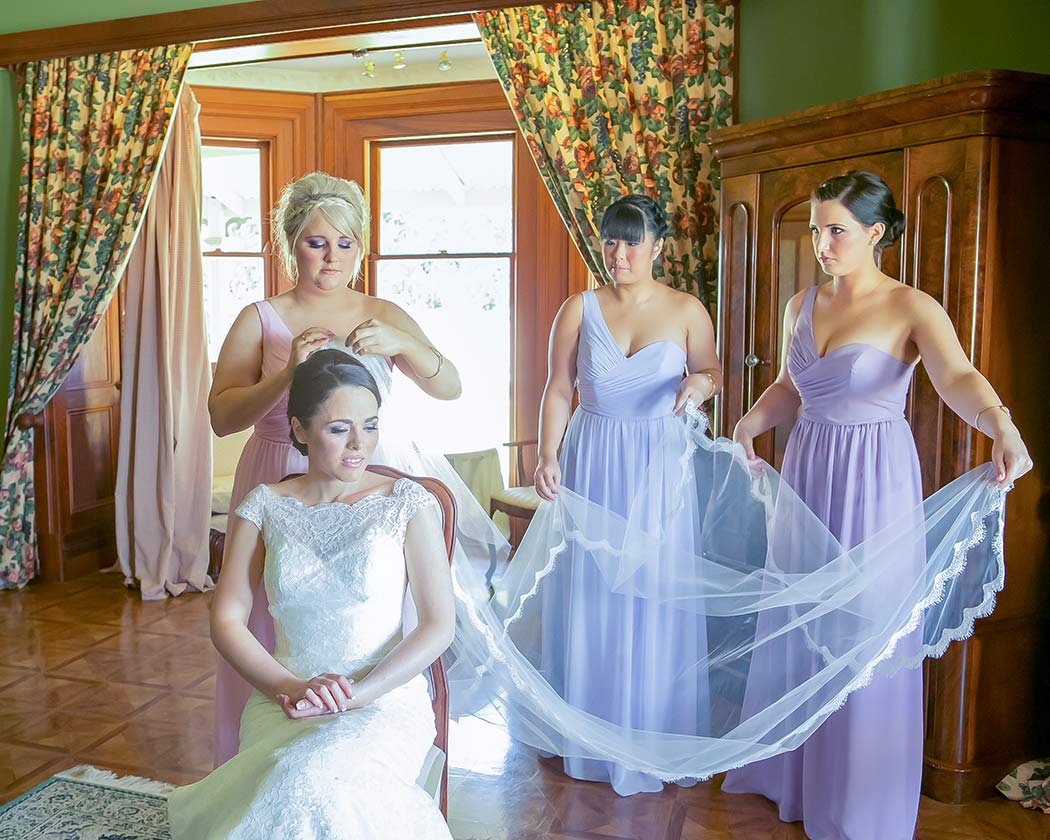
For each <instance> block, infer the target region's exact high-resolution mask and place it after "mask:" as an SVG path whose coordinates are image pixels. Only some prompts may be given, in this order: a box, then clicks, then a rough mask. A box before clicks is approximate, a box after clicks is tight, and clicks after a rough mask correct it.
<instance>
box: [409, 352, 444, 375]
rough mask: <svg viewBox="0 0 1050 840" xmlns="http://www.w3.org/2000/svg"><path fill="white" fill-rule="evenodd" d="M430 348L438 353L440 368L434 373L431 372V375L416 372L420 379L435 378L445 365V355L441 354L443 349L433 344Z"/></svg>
mask: <svg viewBox="0 0 1050 840" xmlns="http://www.w3.org/2000/svg"><path fill="white" fill-rule="evenodd" d="M430 349H431V350H433V351H434V353H436V354H437V357H438V368H437V370H435V371H434V372H433V373H432V374H430V376H420V374H419V373H416V376H419V378H420V379H433V378H434V377H435V376H437V375H438V374H439V373H441V368H443V367H444V366H445V357H444V356H442V355H441V351H440V350H438V349H437V348H436V347H435V346H434V345H433V344H431V345H430Z"/></svg>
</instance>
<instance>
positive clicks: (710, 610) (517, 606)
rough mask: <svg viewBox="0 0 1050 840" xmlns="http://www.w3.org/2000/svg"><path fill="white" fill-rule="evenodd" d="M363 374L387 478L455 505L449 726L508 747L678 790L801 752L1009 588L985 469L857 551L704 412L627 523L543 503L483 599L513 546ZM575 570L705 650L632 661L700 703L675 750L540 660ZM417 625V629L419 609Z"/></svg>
mask: <svg viewBox="0 0 1050 840" xmlns="http://www.w3.org/2000/svg"><path fill="white" fill-rule="evenodd" d="M361 361H362V362H364V363H365V364H366V366H367V367H368V369H369V370H370V371H371V372H372V374H373V376H375V377H376V379H377V381H378V383H379V385H380V388H381V390H382V391H383V392H384V394H385V397H384V407H383V409H382V411H381V416H382V421H381V433H380V434H381V444H380V450H379V451H377V454H376V457H375V459H374V460H375V462H376V463H384V464H387V465H389V466H393V467H396V468H398V469H401V470H404V471H405V472H408V473H410V474H414V475H432V476H435V477H437V478H439V479H441V480H442V481H443V482H445V484H446V485H448V486H449V488H450V489H451V490H452V492H453V494H454V495H455V497H456V501H457V506H458V516H459V520H458V532H457V536H458V540H457V545H456V550H455V556H454V561H453V566H452V575H453V590H454V593H455V598H456V612H457V631H456V638H455V640H454V642H453V644H452V647H451V648H450V650H449V651H448V653H447V654H446V655H445V659H446V669H447V673H448V677H449V683H450V701H451V713H452V715H453V716H454V717H464V716H475V717H477V718H479V719H481V720H484V721H487V722H490V723H492V724H494V725H497V726H500V727H505V728H506V729H507V730H508V731H509V732H510V734H511V735H512V737H514V738H515V739H516V740H518V741H519V742H521V743H523V744H526V745H530V746H532V747H535V748H536V749H538V750H539V751H541V752H543V753H545V754H553V755H560V756H565V757H568V758H578V759H581V760H585V761H586V760H594V761H603V762H611V763H614V764H617V765H620V766H622V767H624V768H628V769H630V770H633V771H637V772H638V773H642V774H646V775H649V776H652V777H655V778H657V779H661V780H664V781H678V780H691V779H706V778H709V777H710V776H712V775H713V774H716V773H719V772H723V771H726V770H729V769H733V768H736V767H740V766H743V765H746V764H750V763H753V762H755V761H760V760H762V759H765V758H769V757H771V756H774V755H778V754H781V753H784V752H787V751H790V750H792V749H794V748H796V747H797V746H799V745H800V744H801V743H803V742H804V741H805V740H806V738H807V737H808V736H809V735H810V734H812V733H813V732H814V730H816V728H817V727H818V726H820V724H821V723H822V722H823V721H824V720H826V719H827V717H828V716H829V715H830V714H831V713H832V712H834V711H835V710H836V709H838V708H839V707H840V706H841V705H842V704H843V703H844V702H845V700H846V698H847V697H848V696H849V695H850V694H851V693H853V692H855V691H856V690H858V689H859V688H862V687H864V686H865V685H867V684H868V683H869V682H870V681H871V679H872V678H873V677H874V676H875V675H876V674H879V675H887V676H888V675H891V674H893V673H896V672H897V671H898V670H899V669H901V668H914V667H916V666H917V665H919V664H920V663H921V662H922V660H923V659H924V658H925V657H927V656H939V655H941V654H942V653H943V652H944V650H945V649H946V648H947V646H948V644H949V643H950V642H951V641H953V640H955V639H961V638H965V637H967V636H968V635H970V633H971V632H972V629H973V622H974V620H975V619H976V618H977V617H980V616H983V615H986V614H988V613H989V612H991V610H992V609H993V607H994V603H995V594H996V593H997V592H998V591H999V590H1000V589H1001V588H1002V585H1003V581H1004V563H1003V546H1002V528H1003V515H1004V501H1005V493H1004V492H1003V491H1000V490H999V489H998V488H997V487H996V486H995V484H994V482H992V481H991V480H990V479H991V477H992V474H993V470H992V468H991V465H987V464H986V465H983V466H981V467H979V468H977V469H974V470H972V471H970V472H968V473H966V474H965V475H963V476H961V477H960V478H958V479H956V480H955V481H954V482H952V483H951V484H949V485H947V486H946V487H944V488H943V489H942V490H940V491H939V492H937V493H935V494H934V495H933V496H931V497H929V498H928V499H926V500H925V502H923V503H922V504H921V505H916V506H914V508H913V509H911V510H908V511H907V512H905V513H902V514H901V515H899V516H897V517H895V518H894V519H893V520H892V521H891V522H890V523H889V524H888V525H886V527H884V528H882V529H881V530H879V531H877V532H876V533H874V534H873V535H872V536H870V537H869V538H867V539H865V540H864V541H863V542H861V543H859V544H858V545H855V546H853V547H851V548H849V549H847V548H844V547H843V545H842V544H841V543H840V542H839V541H838V540H837V539H836V538H835V537H834V536H833V535H832V534H831V533H830V532H829V530H828V528H827V527H826V526H825V525H824V524H823V523H822V522H821V521H819V520H818V519H817V518H816V516H815V515H814V514H813V512H812V511H811V510H810V509H809V507H807V505H806V504H805V503H804V502H803V501H802V500H801V499H800V498H799V496H798V495H797V494H796V493H795V492H794V491H793V490H792V489H791V488H790V487H789V486H788V485H787V484H786V483H784V482H782V481H781V480H780V477H779V475H778V474H777V473H776V472H775V471H774V470H772V468H770V467H768V466H766V467H765V468H764V469H763V470H762V471H760V472H759V471H755V470H754V469H753V468H751V467H750V466H749V465H748V464H747V462H746V459H745V458H744V454H743V450H742V449H741V448H740V447H739V446H737V445H736V444H733V443H732V442H731V441H728V440H726V439H724V438H719V439H715V440H712V439H711V438H710V437H709V436H708V434H707V420H706V417H705V416H704V415H703V414H702V413H699V412H697V411H695V410H692V409H691V410H690V411H689V412H688V413H687V415H686V416H684V417H681V418H674V417H666V418H664V419H663V420H661V432H660V435H661V439H660V440H659V442H658V443H657V445H655V446H651V448H650V458H649V462H648V464H647V466H646V469H645V470H644V472H643V474H642V477H641V479H640V480H639V481H638V486H637V487H636V488H635V489H634V492H633V493H631V494H629V497H628V500H627V502H626V504H625V505H623V506H622V507H621V508H620V509H619V510H612V509H610V508H609V507H606V506H603V505H600V504H596V503H594V502H592V501H589V500H588V499H587V498H585V497H583V496H582V495H579V494H577V493H573V492H572V491H569V490H566V489H563V490H562V491H561V493H560V494H559V497H558V500H557V501H556V502H554V503H543V504H542V505H541V507H540V509H539V511H538V512H537V514H536V516H535V518H534V519H533V522H532V524H531V526H530V527H529V529H528V532H527V533H526V535H525V537H524V539H523V541H522V544H521V545H520V546H519V548H518V550H517V551H516V552H515V553H514V556H513V558H512V559H511V560H510V562H509V565H507V564H504V565H506V572H505V573H504V574H503V576H502V578H501V579H500V580H499V581H498V584H497V589H498V591H497V593H496V596H495V597H493V598H491V599H490V597H489V591H488V587H487V585H486V583H485V580H484V575H483V572H482V570H483V569H485V568H488V566H489V564H490V562H491V559H492V557H493V556H495V557H496V558H497V561H505V560H506V559H507V557H508V555H509V546H508V545H507V543H506V541H505V539H504V538H503V536H502V534H501V533H500V532H499V530H498V529H497V528H496V527H495V526H494V525H493V524H492V522H491V520H489V518H488V515H487V513H486V512H485V511H484V510H482V508H481V507H480V505H478V503H477V502H476V500H475V499H474V498H473V496H472V495H471V494H470V491H469V489H468V488H467V487H466V486H465V485H464V484H463V482H462V480H460V478H459V476H458V475H457V474H456V473H455V471H454V470H453V469H452V468H451V466H450V465H449V464H448V462H447V460H446V459H445V458H444V457H443V456H441V455H439V454H433V453H424V452H421V451H420V450H419V449H418V447H416V446H415V445H414V444H413V443H412V442H411V440H410V439H409V437H408V435H407V434H406V433H405V432H403V431H402V432H401V433H397V432H396V431H395V430H396V428H397V427H398V426H400V427H401V428H402V429H407V428H410V427H411V423H406V422H405V420H404V418H402V420H401V422H399V423H398V422H393V423H392V422H390V417H391V414H390V412H391V410H392V409H394V408H396V405H397V399H396V392H397V389H398V388H399V387H409V385H408V383H404V382H401V383H396V384H395V383H394V382H393V381H392V377H391V371H390V368H389V366H388V365H387V364H386V362H385V360H384V359H380V358H378V357H369V356H365V357H362V358H361ZM391 389H393V394H392V395H391ZM420 420H421V419H420V418H415V421H416V422H420ZM613 463H614V461H613V460H610V464H613ZM501 567H502V566H501ZM579 570H586V573H587V574H590V575H592V576H593V578H594V579H596V580H598V581H600V582H601V584H602V585H604V586H606V587H608V589H609V591H610V592H611V593H615V594H619V595H622V596H624V597H629V598H634V599H642V600H643V601H644V602H648V603H649V604H651V605H652V606H653V607H654V608H658V609H659V610H660V611H662V612H665V613H666V611H667V610H668V609H670V610H673V611H675V612H677V613H678V614H679V615H680V617H681V618H682V620H683V622H684V626H693V627H698V626H702V628H703V630H704V632H705V635H706V639H701V638H699V637H697V638H695V639H687V640H684V642H685V643H683V640H681V639H675V638H671V637H670V636H671V635H672V632H673V631H672V630H671V629H669V630H668V631H667V632H666V633H664V634H663V635H661V634H659V633H656V634H652V635H650V636H649V637H647V638H644V639H641V640H638V641H637V644H639V645H642V647H640V648H634V649H628V650H623V651H620V652H619V653H620V654H622V655H623V656H628V657H631V656H634V657H644V656H647V655H648V656H651V655H653V654H660V653H666V651H673V652H674V658H675V660H676V667H675V669H674V671H673V672H672V675H671V679H670V681H669V682H665V687H664V688H663V689H662V693H663V694H664V696H665V697H666V696H671V695H674V694H676V693H678V692H684V693H685V694H686V695H687V696H694V697H696V696H702V695H705V699H704V702H697V703H695V704H693V706H692V708H691V709H689V712H690V713H691V715H692V716H691V718H690V717H689V716H686V717H685V718H683V716H682V715H680V714H679V715H677V716H676V717H675V724H674V731H666V730H660V729H653V728H647V724H646V722H645V720H644V716H643V718H640V719H639V720H640V721H641V722H640V723H638V724H633V723H632V724H631V725H622V724H615V723H610V722H609V721H607V720H604V719H603V718H601V717H599V716H598V715H595V714H592V713H590V712H588V711H585V710H584V709H583V708H581V707H580V706H579V705H574V703H573V702H571V697H570V699H566V697H565V696H564V695H565V694H566V692H565V690H564V686H563V685H560V684H559V683H558V676H557V675H558V673H559V668H558V665H557V663H556V662H554V661H552V658H551V656H552V650H551V647H550V646H549V645H548V647H547V650H546V651H545V649H544V632H543V613H544V603H545V600H549V599H550V598H551V597H553V598H555V599H557V597H560V596H559V593H558V592H557V589H556V588H555V587H556V586H557V585H558V583H559V581H560V582H561V583H562V584H563V583H564V580H565V576H566V575H570V576H571V575H572V574H573V573H574V571H579ZM405 610H406V627H410V626H411V625H412V618H411V614H412V612H413V610H412V605H411V603H410V601H408V602H406V607H405ZM698 619H699V625H698V624H697V620H698ZM672 624H673V622H672ZM698 683H703V684H704V685H703V692H700V693H698V691H697V686H698ZM653 699H656V698H653Z"/></svg>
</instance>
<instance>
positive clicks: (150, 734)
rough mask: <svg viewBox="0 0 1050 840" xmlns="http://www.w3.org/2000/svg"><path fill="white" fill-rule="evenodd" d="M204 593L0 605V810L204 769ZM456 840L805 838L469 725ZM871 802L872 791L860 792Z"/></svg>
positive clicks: (1003, 820)
mask: <svg viewBox="0 0 1050 840" xmlns="http://www.w3.org/2000/svg"><path fill="white" fill-rule="evenodd" d="M209 600H210V596H209V595H199V594H189V595H183V596H182V597H179V598H173V599H168V600H167V601H159V602H143V601H141V600H140V599H139V597H138V595H137V594H136V593H134V592H129V591H127V590H125V589H124V588H123V587H122V586H121V582H120V577H119V576H118V575H97V576H94V577H91V578H85V579H82V580H78V581H75V582H71V583H66V584H33V585H30V586H29V587H27V588H26V589H24V590H22V591H20V592H11V591H4V592H0V634H2V638H3V642H2V646H0V650H2V655H0V802H6V801H8V800H10V799H13V798H14V797H15V796H17V795H19V794H20V793H22V792H24V791H25V790H27V789H29V788H30V787H32V786H33V785H35V784H37V783H38V782H40V781H43V780H44V779H46V778H47V777H48V776H50V775H52V774H53V773H56V772H58V771H59V770H62V769H63V768H66V767H71V766H73V765H75V764H82V763H87V764H94V765H95V766H97V767H103V768H106V769H110V770H114V771H116V772H118V773H131V774H134V775H139V776H147V777H150V778H154V779H162V780H164V781H168V782H174V783H178V784H184V783H187V782H191V781H194V780H195V779H198V778H200V777H201V776H203V775H204V774H205V773H207V772H208V770H209V769H210V762H211V752H212V749H211V737H212V736H211V729H212V696H213V692H214V657H215V654H214V650H213V649H212V647H211V643H210V641H209V640H208V603H209ZM450 760H451V777H450V782H449V794H450V818H449V822H450V825H451V827H452V830H453V834H454V835H455V837H456V839H457V840H539V838H549V840H570V838H571V840H752V839H754V840H804V839H805V834H804V833H803V831H802V829H801V827H800V826H799V825H798V824H784V823H781V822H780V821H779V820H778V819H777V816H776V810H775V808H774V807H773V805H772V804H771V803H769V802H767V801H765V800H764V799H762V798H760V797H757V796H723V795H722V794H721V792H720V791H719V786H718V780H717V779H716V780H713V781H711V782H708V783H705V784H700V785H697V786H695V787H694V788H691V789H685V788H676V787H668V788H667V789H666V790H665V791H664V792H663V793H661V794H643V795H639V796H632V797H629V798H626V799H623V798H620V797H618V796H616V795H615V794H614V793H612V791H611V790H610V789H609V788H608V787H607V786H605V785H599V784H590V783H586V782H575V781H572V780H569V779H567V778H566V777H565V776H564V775H562V773H561V772H560V771H559V765H558V762H557V761H556V760H542V759H538V758H537V757H536V755H535V753H533V752H532V751H530V750H525V749H522V748H520V747H517V746H515V745H514V744H513V743H511V742H510V741H509V739H507V737H506V735H505V733H504V732H503V731H502V730H500V729H498V728H494V727H491V726H488V725H485V724H483V723H480V722H476V721H472V722H469V723H464V724H462V725H453V728H452V732H451V741H450ZM873 795H877V792H873ZM916 837H917V840H1040V839H1041V838H1047V840H1050V816H1043V815H1041V814H1035V813H1031V812H1028V811H1024V810H1023V809H1021V808H1020V807H1019V806H1017V805H1016V804H1014V803H1011V802H1008V801H1006V800H1005V799H989V800H986V801H983V802H979V803H976V804H973V805H967V806H962V807H953V806H948V805H942V804H940V803H937V802H933V801H931V800H928V799H923V800H922V805H921V808H920V818H919V829H918V833H917V835H916Z"/></svg>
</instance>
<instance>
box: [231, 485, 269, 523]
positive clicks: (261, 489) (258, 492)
mask: <svg viewBox="0 0 1050 840" xmlns="http://www.w3.org/2000/svg"><path fill="white" fill-rule="evenodd" d="M267 493H268V491H267V489H266V485H265V484H260V485H259V486H258V487H256V488H255V489H254V490H252V492H251V493H249V494H248V495H247V496H245V498H244V501H243V502H241V503H240V505H238V506H237V511H236V513H237V515H238V516H239V517H240V518H241V519H247V520H248V521H249V522H251V523H252V525H254V526H255V527H256V528H258V529H259V530H260V531H261V530H262V527H263V516H264V514H265V513H266V496H267Z"/></svg>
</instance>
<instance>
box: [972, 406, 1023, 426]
mask: <svg viewBox="0 0 1050 840" xmlns="http://www.w3.org/2000/svg"><path fill="white" fill-rule="evenodd" d="M992 408H1001V409H1002V410H1003V411H1005V412H1006V416H1007V418H1011V417H1013V415H1012V414H1010V409H1008V408H1007V407H1006V406H1005V405H986V406H985V407H984V408H982V409H981V410H980V411H978V412H977V414H976V416H975V417H974V418H973V427H974V428H975V429H976V430H977V431H979V432H983V429H981V415H982V414H984V413H985V412H986V411H988V410H989V409H992Z"/></svg>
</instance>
